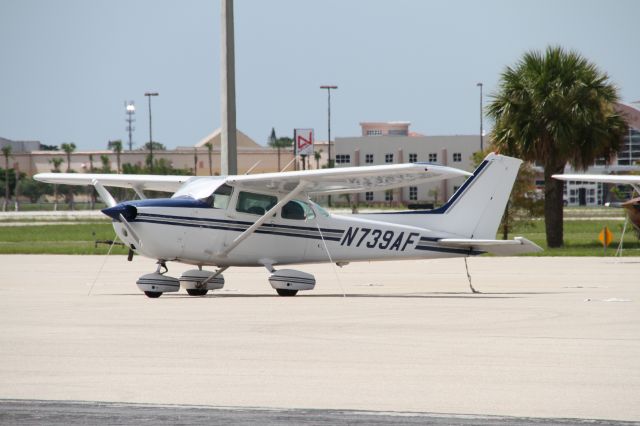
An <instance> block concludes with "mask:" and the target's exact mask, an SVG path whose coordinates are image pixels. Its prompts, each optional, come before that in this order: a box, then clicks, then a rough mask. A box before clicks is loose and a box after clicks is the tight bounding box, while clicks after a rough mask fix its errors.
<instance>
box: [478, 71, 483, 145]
mask: <svg viewBox="0 0 640 426" xmlns="http://www.w3.org/2000/svg"><path fill="white" fill-rule="evenodd" d="M476 86H478V87H479V88H480V152H482V151H483V149H484V140H483V139H484V134H483V131H482V83H478V84H476Z"/></svg>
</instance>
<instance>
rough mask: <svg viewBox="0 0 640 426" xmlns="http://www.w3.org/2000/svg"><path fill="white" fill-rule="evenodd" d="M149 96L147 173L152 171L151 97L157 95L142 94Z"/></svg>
mask: <svg viewBox="0 0 640 426" xmlns="http://www.w3.org/2000/svg"><path fill="white" fill-rule="evenodd" d="M144 95H145V96H146V97H147V98H149V173H153V132H152V130H151V97H152V96H158V95H159V93H158V92H146V93H145V94H144Z"/></svg>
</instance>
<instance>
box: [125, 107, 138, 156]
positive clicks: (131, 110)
mask: <svg viewBox="0 0 640 426" xmlns="http://www.w3.org/2000/svg"><path fill="white" fill-rule="evenodd" d="M124 108H125V111H126V113H127V118H125V119H124V120H125V121H126V122H127V127H125V130H126V131H127V132H129V151H131V150H133V131H134V130H135V129H136V128H135V127H133V123H134V122H135V121H136V119H135V118H133V115H134V114H135V113H136V106H135V104H134V102H133V101H125V102H124Z"/></svg>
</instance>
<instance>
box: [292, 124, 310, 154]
mask: <svg viewBox="0 0 640 426" xmlns="http://www.w3.org/2000/svg"><path fill="white" fill-rule="evenodd" d="M293 140H294V141H295V143H296V155H311V154H313V129H294V130H293Z"/></svg>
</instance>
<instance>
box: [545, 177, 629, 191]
mask: <svg viewBox="0 0 640 426" xmlns="http://www.w3.org/2000/svg"><path fill="white" fill-rule="evenodd" d="M552 177H553V178H554V179H558V180H577V181H585V182H602V183H616V184H619V185H633V187H634V188H635V189H636V190H637V191H638V192H640V176H632V175H553V176H552Z"/></svg>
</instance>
